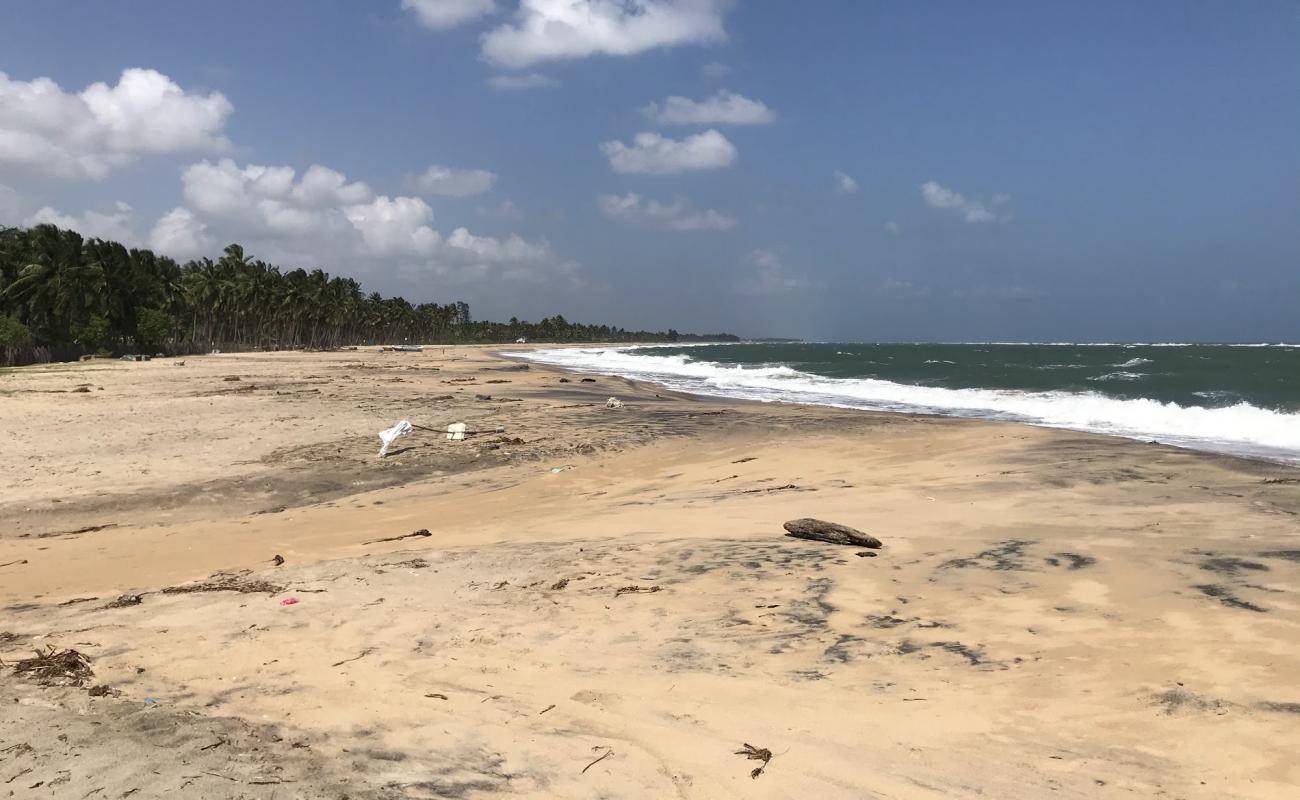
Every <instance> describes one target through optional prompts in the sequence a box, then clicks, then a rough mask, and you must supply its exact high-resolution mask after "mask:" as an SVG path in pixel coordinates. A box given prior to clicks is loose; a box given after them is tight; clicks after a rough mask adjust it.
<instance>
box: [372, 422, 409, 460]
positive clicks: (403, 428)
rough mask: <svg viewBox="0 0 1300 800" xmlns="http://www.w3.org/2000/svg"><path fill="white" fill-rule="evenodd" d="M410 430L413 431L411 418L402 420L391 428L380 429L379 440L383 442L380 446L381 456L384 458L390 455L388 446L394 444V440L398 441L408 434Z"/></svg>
mask: <svg viewBox="0 0 1300 800" xmlns="http://www.w3.org/2000/svg"><path fill="white" fill-rule="evenodd" d="M410 432H411V423H410V421H409V420H402V421H401V422H399V423H397V424H396V425H394V426H393V427H391V428H389V429H388V430H384V431H380V432H379V441H380V442H381V444H382V446H381V447H380V448H379V457H380V458H383V457H384V456H386V455H388V448H389V447H391V446H392V444H393V442H395V441H397V440H398V439H400V438H402V437H403V436H406V435H407V434H409V433H410Z"/></svg>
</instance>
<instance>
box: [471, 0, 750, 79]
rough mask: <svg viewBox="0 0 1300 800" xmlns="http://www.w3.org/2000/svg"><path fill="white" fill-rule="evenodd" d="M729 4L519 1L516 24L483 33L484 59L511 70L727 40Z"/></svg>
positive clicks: (716, 0)
mask: <svg viewBox="0 0 1300 800" xmlns="http://www.w3.org/2000/svg"><path fill="white" fill-rule="evenodd" d="M730 5H731V2H730V0H521V1H520V3H519V10H518V12H516V14H515V19H514V22H513V23H512V24H506V25H502V26H501V27H499V28H496V29H495V30H492V31H490V32H488V33H486V34H484V35H483V38H482V45H483V56H484V58H486V59H487V60H488V61H490V62H492V63H494V64H498V65H501V66H504V67H509V68H515V69H517V68H521V67H527V66H530V65H532V64H536V63H538V62H541V61H550V60H556V59H570V58H586V57H588V56H594V55H612V56H627V55H634V54H636V53H641V52H644V51H646V50H651V49H655V48H659V47H672V46H675V45H681V44H706V43H709V42H720V41H723V40H725V39H726V38H727V32H726V30H724V28H723V24H722V17H723V14H724V12H725V11H726V9H727V7H728V6H730Z"/></svg>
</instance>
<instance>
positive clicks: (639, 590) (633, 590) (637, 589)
mask: <svg viewBox="0 0 1300 800" xmlns="http://www.w3.org/2000/svg"><path fill="white" fill-rule="evenodd" d="M662 591H663V587H662V586H624V587H623V588H621V589H619V590H618V591H616V592H614V596H615V597H621V596H623V595H625V594H654V593H655V592H662Z"/></svg>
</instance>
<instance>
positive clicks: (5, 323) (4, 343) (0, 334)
mask: <svg viewBox="0 0 1300 800" xmlns="http://www.w3.org/2000/svg"><path fill="white" fill-rule="evenodd" d="M31 340H32V331H31V329H30V328H28V327H27V326H26V325H24V324H22V323H21V322H19V321H18V318H17V317H15V316H14V315H12V314H0V347H19V346H21V345H24V344H28V343H30V342H31Z"/></svg>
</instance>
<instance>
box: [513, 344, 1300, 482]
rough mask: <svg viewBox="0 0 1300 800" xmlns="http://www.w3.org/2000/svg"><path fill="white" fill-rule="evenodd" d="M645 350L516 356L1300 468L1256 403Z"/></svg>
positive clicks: (1294, 439)
mask: <svg viewBox="0 0 1300 800" xmlns="http://www.w3.org/2000/svg"><path fill="white" fill-rule="evenodd" d="M638 349H639V348H637V347H614V348H611V347H601V348H556V349H542V350H531V351H526V352H517V353H508V354H507V355H509V356H512V357H515V358H520V359H525V360H530V361H535V362H538V363H543V364H550V365H553V366H558V367H563V368H565V369H569V370H573V371H575V372H594V373H603V374H609V375H618V376H621V377H625V378H631V379H636V380H645V381H651V382H654V383H658V384H661V385H664V386H667V387H670V388H673V389H678V390H681V391H685V392H691V393H695V394H703V395H711V396H715V397H729V398H737V399H744V400H758V401H765V402H773V401H782V402H791V403H809V404H813V405H826V406H835V407H840V408H860V409H868V410H873V411H896V412H907V413H922V414H941V415H945V416H956V417H971V418H979V419H992V420H1005V421H1012V422H1022V423H1028V424H1032V425H1041V426H1046V427H1053V428H1068V429H1072V430H1080V431H1090V432H1093V433H1104V434H1110V435H1114V436H1124V437H1128V438H1132V439H1142V440H1155V441H1159V442H1162V443H1164V444H1171V445H1177V446H1181V447H1188V448H1193V449H1198V450H1210V451H1216V452H1227V453H1234V454H1238V455H1252V456H1263V457H1268V458H1276V459H1282V460H1287V461H1298V462H1300V414H1289V413H1284V412H1280V411H1274V410H1271V409H1267V408H1260V407H1257V406H1254V405H1251V404H1250V403H1246V402H1238V403H1236V404H1235V405H1230V406H1225V407H1219V408H1202V407H1197V406H1180V405H1178V404H1177V403H1167V402H1161V401H1159V400H1153V399H1146V398H1133V399H1120V398H1114V397H1106V396H1105V395H1102V394H1100V393H1094V392H1065V391H1047V392H1029V391H1018V390H1007V389H950V388H942V387H934V386H916V385H911V384H904V383H896V382H894V381H887V380H880V379H875V378H828V377H823V376H820V375H813V374H810V373H807V372H801V371H799V370H795V369H792V368H790V367H787V366H782V365H774V364H762V365H752V366H751V365H736V364H719V363H716V362H712V361H702V360H696V359H694V358H692V357H690V356H688V355H650V354H641V353H639V352H638Z"/></svg>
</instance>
